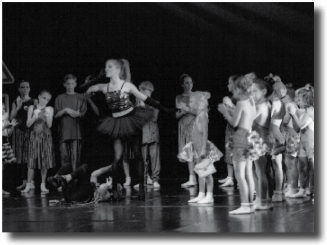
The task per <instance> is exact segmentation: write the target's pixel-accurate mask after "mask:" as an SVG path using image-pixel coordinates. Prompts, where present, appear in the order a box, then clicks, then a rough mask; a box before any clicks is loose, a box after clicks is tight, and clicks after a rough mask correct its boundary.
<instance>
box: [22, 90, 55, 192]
mask: <svg viewBox="0 0 327 245" xmlns="http://www.w3.org/2000/svg"><path fill="white" fill-rule="evenodd" d="M50 99H51V93H50V92H49V91H47V90H42V91H41V92H40V94H39V97H38V104H37V105H31V106H30V107H29V108H28V112H27V121H26V126H27V127H28V128H31V133H30V143H29V160H28V162H27V168H28V172H27V184H26V187H25V189H24V190H22V191H21V192H29V191H30V189H31V182H32V180H33V178H34V169H36V168H38V169H41V177H42V183H41V191H42V192H49V190H48V189H46V187H45V180H46V176H47V170H48V169H49V168H53V167H54V166H55V161H54V149H53V142H52V134H51V127H52V121H53V108H52V107H51V106H47V104H48V102H49V101H50Z"/></svg>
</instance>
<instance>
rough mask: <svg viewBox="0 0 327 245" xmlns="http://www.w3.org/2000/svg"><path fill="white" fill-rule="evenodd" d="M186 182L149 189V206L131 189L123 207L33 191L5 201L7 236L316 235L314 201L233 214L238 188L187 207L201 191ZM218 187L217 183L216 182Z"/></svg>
mask: <svg viewBox="0 0 327 245" xmlns="http://www.w3.org/2000/svg"><path fill="white" fill-rule="evenodd" d="M180 183H183V181H182V180H174V181H172V180H165V181H161V187H160V188H153V187H152V186H150V185H148V186H147V194H146V201H145V202H144V201H138V200H134V199H132V198H131V196H133V195H137V193H138V191H137V189H134V188H133V187H127V188H125V189H124V191H123V196H124V197H123V199H122V200H121V201H120V202H103V203H98V204H85V205H58V204H53V203H52V202H50V201H53V200H59V199H61V194H60V193H49V194H45V195H43V194H41V193H39V192H38V191H37V190H32V191H30V192H29V193H27V194H22V196H21V197H16V198H14V197H6V196H3V211H2V213H3V215H2V224H3V226H2V227H3V232H82V231H83V232H218V233H219V232H225V233H226V232H259V233H260V232H301V233H303V232H305V233H308V232H310V233H311V232H314V204H313V203H312V201H311V198H310V197H306V198H301V199H287V200H286V201H285V202H282V203H274V207H273V210H269V211H256V212H255V213H254V214H247V215H229V214H228V211H230V210H233V209H235V208H237V207H238V206H239V205H240V197H239V191H238V189H237V188H234V187H225V188H219V187H218V186H215V189H214V199H215V202H214V203H213V204H207V205H206V204H202V205H199V204H192V205H190V204H188V203H187V201H188V200H189V199H190V198H191V197H194V196H196V195H197V192H198V190H197V188H180ZM215 183H216V184H217V181H216V180H215Z"/></svg>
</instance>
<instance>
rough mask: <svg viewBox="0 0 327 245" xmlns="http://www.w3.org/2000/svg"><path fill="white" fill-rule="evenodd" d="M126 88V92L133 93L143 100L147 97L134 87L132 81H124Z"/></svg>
mask: <svg viewBox="0 0 327 245" xmlns="http://www.w3.org/2000/svg"><path fill="white" fill-rule="evenodd" d="M125 87H126V90H127V92H129V93H131V94H133V95H134V96H135V97H136V98H138V99H140V100H142V101H145V100H146V98H148V96H146V95H144V94H142V93H141V92H140V91H139V90H138V89H137V88H136V87H135V85H134V84H132V83H126V84H125Z"/></svg>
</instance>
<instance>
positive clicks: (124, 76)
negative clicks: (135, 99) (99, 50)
mask: <svg viewBox="0 0 327 245" xmlns="http://www.w3.org/2000/svg"><path fill="white" fill-rule="evenodd" d="M117 62H119V63H120V64H121V66H120V73H119V78H120V79H121V80H125V81H126V82H130V81H131V71H130V69H129V62H128V60H126V59H120V60H118V61H117Z"/></svg>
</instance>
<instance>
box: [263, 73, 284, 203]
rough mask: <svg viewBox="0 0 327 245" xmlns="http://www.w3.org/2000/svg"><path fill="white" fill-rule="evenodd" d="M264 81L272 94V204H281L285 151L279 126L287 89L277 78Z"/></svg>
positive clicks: (270, 129)
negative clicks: (268, 84)
mask: <svg viewBox="0 0 327 245" xmlns="http://www.w3.org/2000/svg"><path fill="white" fill-rule="evenodd" d="M265 79H267V80H268V82H271V83H273V89H274V92H273V94H272V96H271V100H272V108H271V121H270V127H269V132H270V140H271V142H272V143H273V148H272V150H271V155H272V165H273V169H274V172H275V183H276V186H275V191H274V195H273V197H272V201H273V202H282V201H284V200H285V198H284V196H283V180H284V175H283V167H282V158H283V155H282V153H283V152H284V151H285V136H284V135H283V133H282V132H281V124H282V121H283V119H284V116H285V113H286V111H285V105H284V102H283V99H284V98H285V96H286V94H287V88H286V86H285V85H284V84H283V82H282V80H281V78H280V77H279V76H273V75H272V74H270V75H269V76H267V77H266V78H265Z"/></svg>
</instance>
